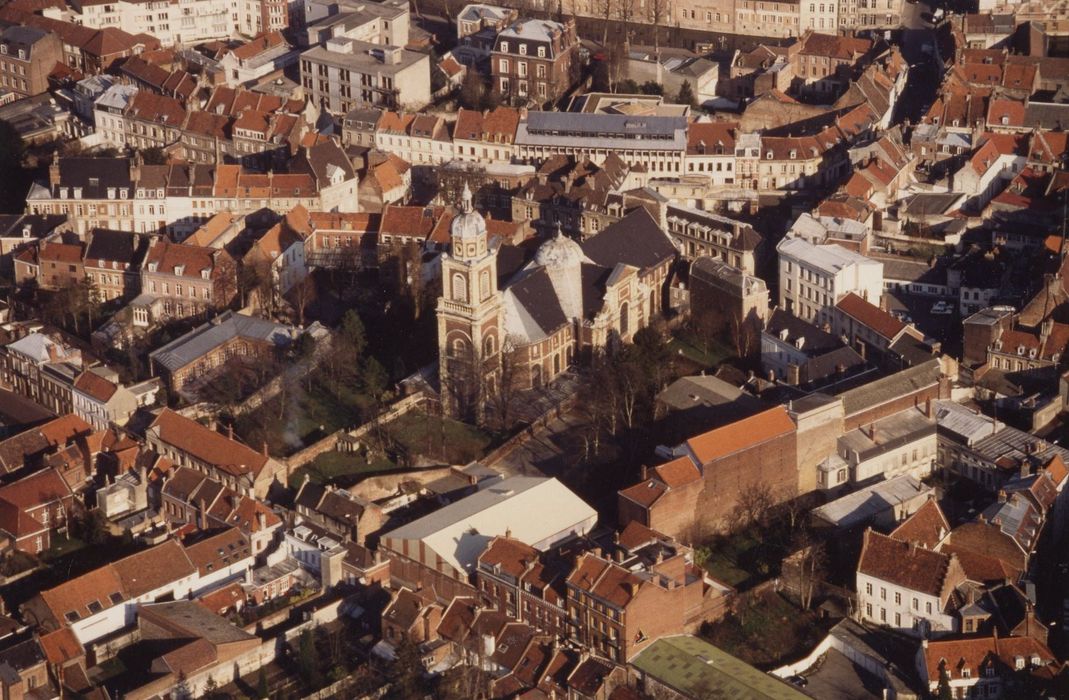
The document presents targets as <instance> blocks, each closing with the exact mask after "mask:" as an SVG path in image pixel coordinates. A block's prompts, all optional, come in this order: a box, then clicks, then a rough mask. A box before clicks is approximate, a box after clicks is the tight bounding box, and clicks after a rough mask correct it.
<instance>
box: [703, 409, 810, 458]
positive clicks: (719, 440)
mask: <svg viewBox="0 0 1069 700" xmlns="http://www.w3.org/2000/svg"><path fill="white" fill-rule="evenodd" d="M794 429H795V427H794V422H793V421H791V418H790V416H789V415H787V409H785V408H784V407H783V406H777V407H776V408H770V409H769V410H767V411H762V412H761V413H758V414H756V415H753V416H750V417H749V418H743V419H742V420H739V421H736V422H734V423H731V424H730V425H725V426H724V427H722V428H717V429H716V430H710V431H709V432H707V433H703V434H702V435H698V436H697V437H693V438H691V439H690V440H687V446H688V447H689V448H690V450H691V452H693V453H694V456H695V457H696V458H697V460H698V462H700V463H701V464H703V465H708V464H709V463H710V462H712V461H714V460H717V459H720V458H721V457H726V456H727V455H730V454H734V453H736V452H740V451H742V450H745V449H747V448H750V447H753V446H755V445H758V444H761V443H763V442H767V441H769V440H772V439H774V438H777V437H780V436H782V435H786V434H788V433H791V432H793V431H794Z"/></svg>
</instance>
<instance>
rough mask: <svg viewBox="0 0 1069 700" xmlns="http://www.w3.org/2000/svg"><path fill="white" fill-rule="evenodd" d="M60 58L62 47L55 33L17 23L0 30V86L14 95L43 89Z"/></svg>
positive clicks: (22, 95)
mask: <svg viewBox="0 0 1069 700" xmlns="http://www.w3.org/2000/svg"><path fill="white" fill-rule="evenodd" d="M62 61H63V46H62V43H61V42H60V39H59V37H57V36H56V35H55V34H52V33H50V32H46V31H44V30H42V29H38V28H36V27H18V26H14V27H8V28H6V29H4V30H3V32H0V89H6V90H10V91H11V92H14V93H15V95H16V96H17V98H18V97H29V96H31V95H39V94H41V93H42V92H46V91H47V90H48V74H49V73H51V72H52V69H53V68H54V67H55V65H56V64H57V63H62ZM17 98H16V99H17Z"/></svg>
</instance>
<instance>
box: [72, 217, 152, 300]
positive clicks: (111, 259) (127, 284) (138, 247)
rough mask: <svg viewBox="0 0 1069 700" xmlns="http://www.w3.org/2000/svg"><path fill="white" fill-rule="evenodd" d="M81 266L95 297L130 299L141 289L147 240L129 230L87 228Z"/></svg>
mask: <svg viewBox="0 0 1069 700" xmlns="http://www.w3.org/2000/svg"><path fill="white" fill-rule="evenodd" d="M87 238H88V243H87V245H86V247H85V257H84V259H83V260H82V268H83V269H84V270H85V277H86V279H87V280H88V281H89V282H90V283H91V284H92V289H93V292H94V293H95V294H96V298H97V300H98V301H101V302H104V303H107V302H110V301H116V300H129V299H132V298H134V297H135V296H137V295H138V293H140V291H141V264H142V262H143V261H144V258H145V253H146V251H147V250H148V246H149V240H148V239H147V238H145V237H143V236H140V235H137V234H131V233H130V232H128V231H112V230H110V229H104V228H97V229H93V230H91V231H90V232H89V234H88V236H87Z"/></svg>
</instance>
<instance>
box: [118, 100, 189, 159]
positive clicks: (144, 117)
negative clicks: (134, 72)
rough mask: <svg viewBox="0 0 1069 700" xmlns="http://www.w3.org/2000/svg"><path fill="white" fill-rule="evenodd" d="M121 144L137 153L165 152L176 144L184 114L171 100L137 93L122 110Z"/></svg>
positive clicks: (175, 101) (181, 108) (180, 107)
mask: <svg viewBox="0 0 1069 700" xmlns="http://www.w3.org/2000/svg"><path fill="white" fill-rule="evenodd" d="M122 116H123V144H124V145H127V146H132V147H133V148H136V149H139V150H140V149H146V148H166V147H167V146H170V145H171V144H173V143H175V142H176V141H178V138H179V134H180V133H181V129H182V125H183V124H184V123H185V121H186V110H185V108H184V107H183V106H182V103H181V102H179V101H178V100H177V99H175V98H173V97H168V96H166V95H156V94H153V93H151V92H147V91H144V90H139V91H137V92H136V93H134V95H133V98H132V99H131V100H130V102H129V103H128V104H127V105H126V108H125V109H124V110H123V115H122Z"/></svg>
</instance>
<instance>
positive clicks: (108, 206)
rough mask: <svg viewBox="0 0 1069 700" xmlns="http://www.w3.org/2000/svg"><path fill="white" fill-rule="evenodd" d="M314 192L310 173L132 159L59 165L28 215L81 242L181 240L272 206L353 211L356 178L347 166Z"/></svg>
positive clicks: (39, 187)
mask: <svg viewBox="0 0 1069 700" xmlns="http://www.w3.org/2000/svg"><path fill="white" fill-rule="evenodd" d="M327 169H328V170H329V171H330V173H329V178H330V179H327V180H325V181H323V182H324V183H330V184H327V185H325V186H320V181H321V180H320V178H319V176H318V175H317V174H316V173H317V171H316V170H314V169H313V170H312V172H295V173H275V172H268V173H253V172H250V171H248V170H246V169H245V168H244V167H242V166H240V165H209V164H174V165H144V164H143V163H142V162H141V161H140V159H139V157H138V156H137V155H135V156H134V157H133V158H62V159H61V158H57V159H55V160H54V161H53V163H52V164H51V165H50V166H49V180H48V182H47V183H43V182H39V183H35V184H34V185H33V186H32V187H31V190H30V193H29V195H28V197H27V202H26V208H27V213H30V214H65V215H67V216H68V218H69V220H70V222H71V226H72V228H73V229H74V230H75V231H77V232H78V233H79V234H80V235H82V236H84V235H85V234H86V233H87V232H88V231H89V230H90V229H93V228H108V229H114V230H119V231H131V232H139V233H157V232H160V231H168V232H170V233H174V234H176V235H177V236H179V237H181V236H184V235H188V234H189V233H192V232H193V231H195V230H196V229H197V228H198V227H199V226H200V225H201V224H202V223H203V222H205V221H207V220H208V219H209V218H210V217H211V216H213V215H215V213H216V212H218V211H220V210H222V209H226V210H228V211H230V212H232V213H233V214H234V215H235V216H249V215H251V214H254V213H256V212H259V211H261V210H262V209H264V208H265V207H267V205H268V202H269V201H270V202H271V204H272V206H273V207H274V208H276V209H279V210H281V211H289V210H291V209H293V208H294V207H296V206H297V205H298V204H300V205H303V206H305V207H306V208H307V209H309V210H310V211H316V210H320V211H330V210H334V209H338V210H339V211H344V210H346V209H350V210H351V209H352V208H354V207H355V198H352V199H351V198H349V193H351V192H355V187H356V177H355V172H354V171H353V170H352V168H351V166H349V168H348V169H346V168H344V167H338V166H336V168H335V169H330V168H327Z"/></svg>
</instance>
